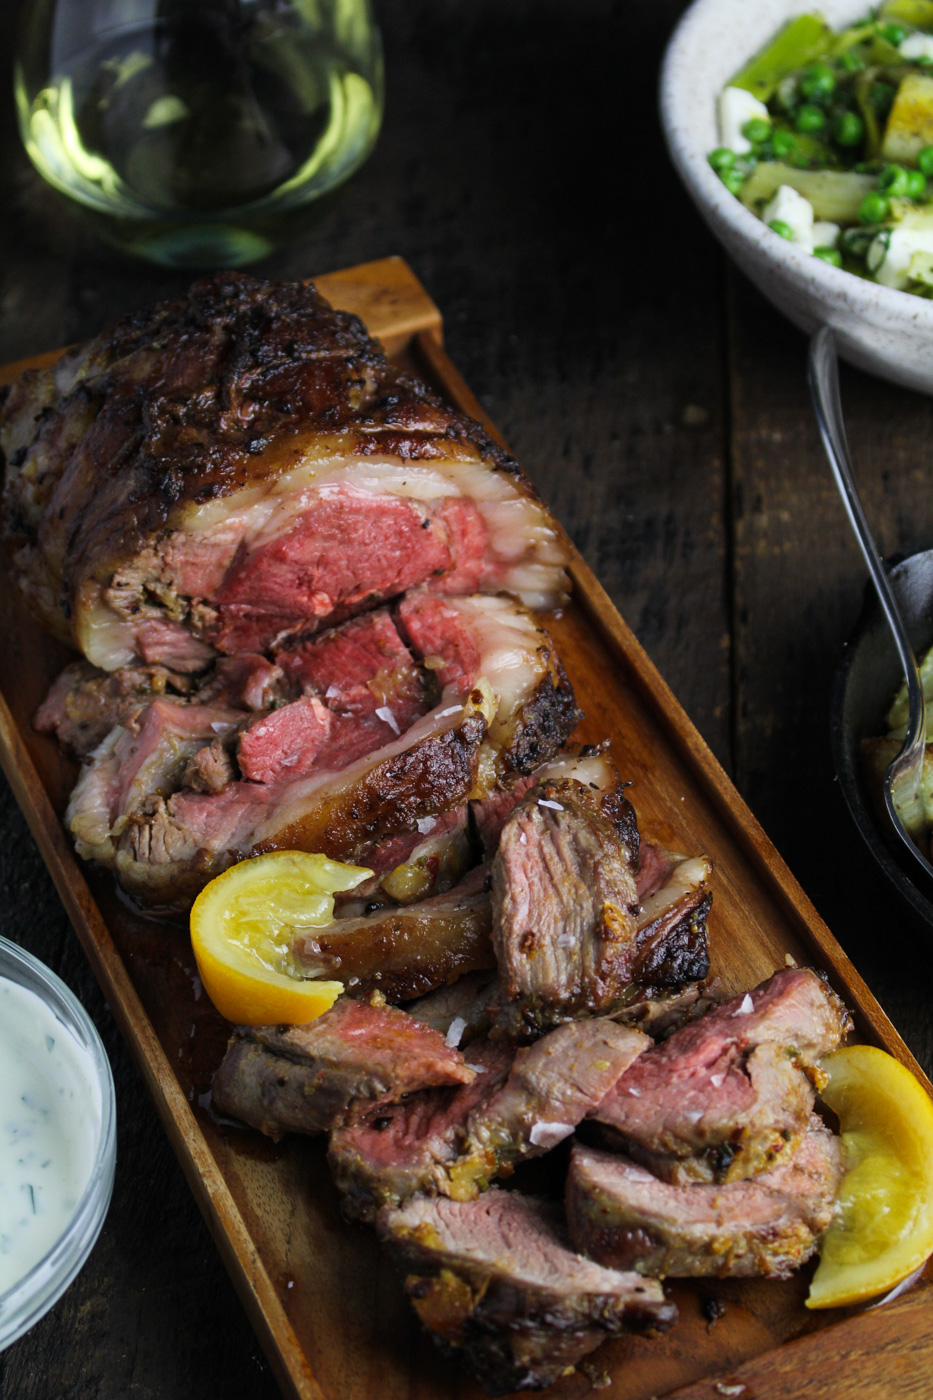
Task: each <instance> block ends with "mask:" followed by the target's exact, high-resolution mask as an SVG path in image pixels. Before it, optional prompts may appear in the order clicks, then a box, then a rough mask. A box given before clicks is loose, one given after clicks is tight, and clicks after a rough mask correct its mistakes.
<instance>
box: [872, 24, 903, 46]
mask: <svg viewBox="0 0 933 1400" xmlns="http://www.w3.org/2000/svg"><path fill="white" fill-rule="evenodd" d="M878 33H879V34H880V35H881V37H882V39H887V41H888V43H889V44H893V45H894V47H895V48H897V46H898V44H902V43H903V42H904V40H905V39H906V38H907V30H906V29H905V28H904V26H903V25H902V24H879V26H878Z"/></svg>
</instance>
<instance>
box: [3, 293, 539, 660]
mask: <svg viewBox="0 0 933 1400" xmlns="http://www.w3.org/2000/svg"><path fill="white" fill-rule="evenodd" d="M0 450H2V452H3V453H4V455H5V457H6V463H7V477H6V489H5V514H6V528H7V531H8V533H13V534H17V535H21V536H25V543H24V544H23V545H22V547H21V548H20V550H19V552H18V554H17V556H16V565H15V567H16V573H17V577H18V579H19V582H20V584H21V586H22V587H23V589H24V590H25V592H26V595H27V597H28V599H29V601H30V603H31V605H32V606H33V608H34V609H35V611H36V612H37V613H38V615H39V617H40V618H41V619H42V621H43V622H44V623H45V624H46V626H48V627H49V628H51V629H52V630H53V631H54V632H56V634H57V635H58V636H60V637H62V638H63V639H64V640H67V641H70V642H72V643H73V644H75V645H76V646H77V647H78V648H79V649H80V650H83V651H84V653H85V655H86V656H87V657H88V659H89V660H90V661H92V662H94V663H95V664H96V665H100V666H102V667H104V668H105V669H107V670H113V669H116V668H117V667H119V666H124V665H126V664H128V663H129V662H131V661H132V660H133V659H134V658H138V659H141V660H143V661H146V662H162V663H163V664H165V665H167V666H170V667H172V668H174V669H176V670H182V671H188V670H200V669H202V668H203V666H204V664H205V663H206V661H207V660H208V659H209V658H210V657H211V656H212V655H213V654H215V651H216V650H217V649H219V650H221V651H225V652H231V653H232V652H241V651H263V650H266V649H267V648H268V647H269V646H270V645H271V644H272V643H273V642H275V641H276V640H277V639H280V638H281V637H282V636H285V635H291V634H294V633H297V632H308V631H310V630H312V629H313V628H315V627H319V626H321V625H322V624H325V625H326V624H327V623H330V622H335V621H339V620H340V619H341V618H342V617H347V616H349V615H351V614H352V613H354V612H356V611H359V610H360V609H361V608H368V607H372V606H373V605H374V604H375V603H377V602H379V601H380V599H385V598H390V597H394V596H397V595H398V594H400V593H402V592H404V591H405V590H406V589H408V588H411V587H413V586H414V585H416V584H419V583H424V584H426V585H427V586H428V587H429V588H431V589H433V590H438V591H440V592H444V593H456V594H462V593H469V592H473V591H484V592H486V591H488V592H497V591H499V590H500V589H508V590H511V591H512V592H514V593H516V594H518V595H519V596H521V597H523V598H524V599H525V600H526V601H527V602H528V603H529V604H530V605H531V606H534V607H549V606H554V605H555V604H556V603H557V602H559V601H560V599H561V597H562V596H563V595H564V594H565V590H566V574H565V563H566V550H565V546H564V544H563V543H562V541H561V539H560V537H559V534H558V532H557V530H556V528H555V527H554V525H553V523H552V522H551V520H550V518H549V516H548V515H547V512H546V511H545V510H544V509H543V507H542V506H541V505H540V503H539V502H538V500H537V498H536V496H535V493H534V490H533V488H532V487H531V486H530V485H529V483H528V481H527V480H526V479H525V477H524V476H523V475H522V474H521V472H520V471H519V469H518V467H517V465H516V463H515V462H514V461H513V459H512V458H511V457H509V456H508V455H507V454H506V453H505V452H503V451H502V450H501V448H499V447H497V446H496V445H495V444H494V443H493V442H492V441H490V439H489V438H488V437H487V435H486V434H485V432H484V431H483V430H482V428H481V427H480V426H479V425H478V424H477V423H475V422H473V421H472V420H470V419H468V418H465V417H463V416H462V415H461V414H458V413H456V412H455V411H453V410H451V409H450V408H448V407H447V406H445V405H444V404H442V403H441V402H440V401H439V400H438V399H437V398H435V397H434V396H433V395H432V394H431V393H429V391H428V390H426V389H425V388H424V387H423V386H422V385H420V384H418V383H416V382H415V381H414V380H412V379H410V378H408V377H406V376H405V375H402V374H400V373H399V372H398V371H397V370H396V369H395V368H393V367H392V366H391V365H390V364H389V363H388V361H387V360H386V359H385V357H384V355H383V354H382V351H381V350H380V348H379V347H378V345H376V343H375V342H374V341H372V340H371V339H370V338H369V337H368V335H367V334H366V331H365V329H364V327H363V326H362V324H361V322H360V321H358V320H357V319H356V318H355V317H353V316H349V315H346V314H345V313H342V312H337V311H334V310H332V309H331V308H330V307H329V306H328V305H327V303H326V302H325V301H324V300H323V299H322V298H321V297H320V296H319V294H318V293H317V292H316V291H315V290H314V288H313V287H312V286H310V285H306V284H303V283H297V282H295V283H279V282H267V281H262V280H261V279H258V278H254V277H248V276H245V275H243V274H239V273H235V272H231V273H223V274H218V275H217V276H214V277H208V278H205V279H203V280H202V281H199V282H196V283H195V284H194V285H193V286H192V287H191V288H189V290H188V292H187V293H186V294H185V295H183V296H182V297H180V298H178V299H177V300H174V301H168V302H164V303H162V304H161V305H159V306H156V307H154V308H152V309H151V310H149V311H146V312H142V313H140V314H138V315H135V316H129V317H126V318H124V320H122V321H120V322H118V323H117V324H116V325H115V326H113V327H112V328H111V329H110V330H108V331H106V332H104V333H103V334H102V335H101V336H99V337H98V338H97V339H96V340H93V341H90V342H89V343H88V344H86V345H83V346H80V347H79V348H78V349H76V350H73V351H71V352H69V353H68V354H66V355H65V356H64V357H63V358H62V359H61V360H60V361H59V362H58V363H57V364H55V365H53V366H51V367H50V368H47V369H38V370H29V371H27V372H26V373H25V374H24V375H22V376H21V378H20V379H19V380H18V381H17V382H16V383H15V384H14V385H13V386H12V388H11V390H10V393H9V395H8V396H7V398H6V402H5V404H4V405H3V406H2V407H0ZM335 540H339V541H340V546H341V547H340V548H338V549H335V548H334V547H333V545H334V541H335ZM518 541H520V542H521V547H518V546H517V542H518ZM375 542H378V548H376V547H374V543H375Z"/></svg>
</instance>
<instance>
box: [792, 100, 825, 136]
mask: <svg viewBox="0 0 933 1400" xmlns="http://www.w3.org/2000/svg"><path fill="white" fill-rule="evenodd" d="M825 125H826V113H825V112H824V111H823V110H822V109H821V108H820V107H814V106H813V104H812V103H810V102H805V103H804V105H803V106H802V107H798V108H797V112H796V115H795V116H794V126H795V127H796V128H797V130H798V131H805V132H809V131H822V130H823V127H824V126H825Z"/></svg>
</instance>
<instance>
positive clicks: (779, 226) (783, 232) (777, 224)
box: [768, 219, 794, 243]
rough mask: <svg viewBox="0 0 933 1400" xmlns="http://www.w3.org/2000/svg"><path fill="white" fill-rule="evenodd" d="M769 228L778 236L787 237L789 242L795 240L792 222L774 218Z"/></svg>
mask: <svg viewBox="0 0 933 1400" xmlns="http://www.w3.org/2000/svg"><path fill="white" fill-rule="evenodd" d="M768 228H769V229H770V230H771V232H772V233H776V234H777V236H778V238H786V239H787V240H788V242H789V243H793V241H794V230H793V229H792V228H791V226H790V224H786V223H785V222H784V220H783V219H772V220H771V222H770V224H769V225H768Z"/></svg>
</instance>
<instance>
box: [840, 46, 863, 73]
mask: <svg viewBox="0 0 933 1400" xmlns="http://www.w3.org/2000/svg"><path fill="white" fill-rule="evenodd" d="M839 67H840V68H841V69H842V71H843V73H861V72H862V70H863V69H864V67H865V60H864V58H862V56H861V54H858V53H856V52H855V50H854V49H849V50H848V51H847V52H846V53H844V54H842V55H841V56H840V58H839Z"/></svg>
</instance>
